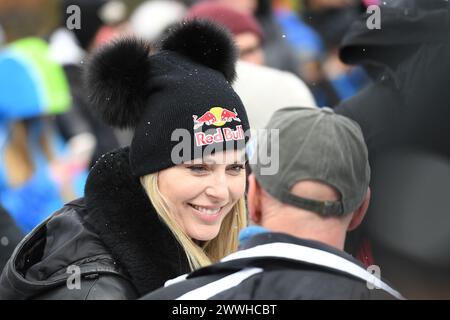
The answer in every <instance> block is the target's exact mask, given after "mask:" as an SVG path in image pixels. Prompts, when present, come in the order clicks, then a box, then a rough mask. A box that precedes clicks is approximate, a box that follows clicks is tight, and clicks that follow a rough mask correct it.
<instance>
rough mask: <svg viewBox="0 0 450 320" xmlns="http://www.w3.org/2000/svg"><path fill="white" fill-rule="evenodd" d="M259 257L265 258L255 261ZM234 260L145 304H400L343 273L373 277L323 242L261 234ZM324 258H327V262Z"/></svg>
mask: <svg viewBox="0 0 450 320" xmlns="http://www.w3.org/2000/svg"><path fill="white" fill-rule="evenodd" d="M268 246H270V247H272V248H270V249H269V247H268ZM262 248H263V249H262ZM258 252H259V253H261V254H262V255H259V256H255V255H254V254H255V253H256V254H257V253H258ZM233 255H234V256H235V257H236V259H232V260H227V259H229V257H226V258H225V259H223V262H221V263H219V264H214V265H211V266H208V267H206V268H202V269H199V270H196V271H194V272H193V273H191V274H190V275H188V276H187V280H181V279H177V280H175V281H174V282H173V284H172V285H170V286H168V287H165V288H162V289H159V290H157V291H155V292H153V293H151V294H149V295H146V296H145V297H144V299H147V300H153V299H156V300H160V299H176V298H180V297H181V300H183V299H188V300H189V299H212V300H277V299H282V300H292V299H358V300H366V299H394V296H393V295H391V294H389V293H388V292H386V291H385V290H383V289H375V288H372V289H369V287H368V284H367V282H366V281H364V280H362V279H361V278H358V277H356V276H354V275H353V274H351V273H350V272H347V271H342V270H337V269H336V267H337V264H340V265H341V266H343V265H345V267H344V269H346V270H350V269H356V270H358V272H360V273H363V274H366V275H367V274H369V273H368V272H367V271H366V270H365V269H364V268H363V267H362V266H361V265H360V264H359V262H357V261H356V260H355V259H353V258H352V257H351V256H349V255H348V254H346V253H344V252H343V251H339V250H337V249H335V248H332V247H330V246H328V245H325V244H323V243H320V242H316V241H309V240H303V239H299V238H295V237H292V236H289V235H287V234H282V233H261V234H258V235H255V236H253V237H252V238H250V239H249V240H248V241H247V242H245V245H244V246H243V248H242V250H240V251H238V252H237V253H235V254H232V255H231V256H233ZM323 255H327V257H326V258H325V259H323ZM316 259H319V260H321V261H325V262H326V263H329V265H321V264H320V263H319V262H318V261H319V260H317V261H316ZM234 282H236V283H234ZM207 285H208V287H207V288H206V287H205V286H207ZM388 288H389V289H388V290H392V292H393V293H395V294H397V293H396V292H395V290H393V289H391V288H390V287H388ZM206 289H207V290H206ZM398 298H401V296H400V295H398Z"/></svg>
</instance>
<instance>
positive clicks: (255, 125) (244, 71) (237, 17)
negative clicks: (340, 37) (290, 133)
mask: <svg viewBox="0 0 450 320" xmlns="http://www.w3.org/2000/svg"><path fill="white" fill-rule="evenodd" d="M192 19H205V20H210V21H213V22H215V23H219V24H220V25H222V26H223V27H225V28H226V29H228V30H229V31H230V32H231V33H232V35H233V37H234V40H235V42H236V44H237V46H238V48H239V49H240V60H239V61H238V64H237V79H236V82H235V83H234V84H233V88H234V89H235V90H236V92H237V93H238V95H239V96H240V98H241V99H242V101H243V103H244V105H245V106H246V109H247V114H248V116H249V120H250V124H251V127H252V129H254V130H257V129H262V128H263V127H264V126H265V125H266V124H267V121H268V120H269V118H270V117H271V115H272V114H273V113H274V112H275V111H276V110H278V109H279V108H282V107H284V106H289V105H301V106H308V107H315V106H316V102H315V101H314V98H313V96H312V94H311V92H310V91H309V89H308V87H307V86H306V85H305V84H304V83H303V81H302V80H301V79H299V78H298V77H296V76H295V75H294V74H291V73H289V72H284V71H280V70H276V69H273V68H269V67H267V66H263V65H262V64H263V61H264V52H263V51H262V50H263V49H262V42H263V40H264V38H263V35H262V30H261V28H260V27H259V24H258V22H257V21H256V19H255V18H253V16H251V15H250V14H248V13H247V12H244V11H238V10H236V9H234V8H233V7H230V6H227V5H224V4H221V3H218V2H216V1H206V2H200V3H198V4H197V5H194V6H192V7H191V8H190V9H189V10H188V12H187V15H186V20H192Z"/></svg>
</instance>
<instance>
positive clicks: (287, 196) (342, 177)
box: [250, 107, 370, 216]
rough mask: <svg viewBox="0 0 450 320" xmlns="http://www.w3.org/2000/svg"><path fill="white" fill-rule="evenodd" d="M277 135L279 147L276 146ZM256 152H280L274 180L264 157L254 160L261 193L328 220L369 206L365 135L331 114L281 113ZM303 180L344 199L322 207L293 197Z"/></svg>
mask: <svg viewBox="0 0 450 320" xmlns="http://www.w3.org/2000/svg"><path fill="white" fill-rule="evenodd" d="M277 129H278V130H277ZM276 134H278V140H279V141H277V139H274V140H273V136H274V135H276ZM277 143H278V145H275V144H277ZM255 151H256V152H255V154H260V153H261V152H268V153H273V152H279V159H278V161H279V166H278V170H277V171H276V172H272V174H264V164H263V161H259V159H260V158H261V157H257V158H256V160H255V161H252V159H250V166H251V168H252V171H253V173H254V174H255V176H256V180H257V181H258V183H259V184H260V185H261V187H262V188H263V189H264V190H266V191H267V192H268V193H269V194H270V195H272V196H273V197H274V198H276V199H278V200H279V201H281V202H283V203H287V204H290V205H293V206H296V207H299V208H303V209H306V210H309V211H314V212H317V213H319V214H320V215H322V216H343V215H345V214H348V213H351V212H353V211H355V210H356V209H358V208H359V206H360V205H361V204H362V202H363V200H364V197H365V195H366V192H367V188H368V186H369V181H370V167H369V161H368V154H367V147H366V144H365V142H364V138H363V135H362V132H361V129H360V127H359V125H358V124H357V123H356V122H354V121H353V120H350V119H348V118H346V117H344V116H340V115H337V114H335V113H334V111H333V110H332V109H330V108H326V107H325V108H321V109H320V108H314V109H313V108H302V107H289V108H284V109H280V110H278V111H277V112H275V113H274V114H273V116H272V117H271V119H270V121H269V123H268V124H267V126H266V130H265V131H263V132H258V135H257V144H256V149H255ZM302 180H314V181H319V182H323V183H325V184H327V185H330V186H332V187H334V188H335V189H336V190H337V191H338V192H339V193H340V196H341V198H340V200H339V201H317V200H314V199H306V198H301V197H298V196H295V195H293V194H292V193H291V189H292V187H293V186H294V185H295V184H296V183H297V182H300V181H302Z"/></svg>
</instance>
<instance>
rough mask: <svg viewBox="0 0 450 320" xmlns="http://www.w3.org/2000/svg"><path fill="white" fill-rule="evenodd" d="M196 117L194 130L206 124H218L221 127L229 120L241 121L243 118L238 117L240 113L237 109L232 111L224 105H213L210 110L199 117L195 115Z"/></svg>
mask: <svg viewBox="0 0 450 320" xmlns="http://www.w3.org/2000/svg"><path fill="white" fill-rule="evenodd" d="M192 118H193V119H194V130H196V129H198V128H200V127H202V126H203V125H204V124H205V125H208V126H211V125H213V126H216V127H221V126H223V125H224V124H225V123H227V122H231V121H233V120H234V121H237V122H241V119H239V118H238V114H237V112H236V109H233V111H230V110H228V109H225V108H222V107H213V108H211V109H210V110H209V111H207V112H205V113H204V114H203V115H202V116H200V117H198V116H196V115H193V116H192Z"/></svg>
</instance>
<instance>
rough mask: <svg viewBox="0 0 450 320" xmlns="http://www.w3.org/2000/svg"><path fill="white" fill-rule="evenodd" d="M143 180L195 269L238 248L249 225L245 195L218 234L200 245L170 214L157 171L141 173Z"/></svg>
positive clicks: (158, 210)
mask: <svg viewBox="0 0 450 320" xmlns="http://www.w3.org/2000/svg"><path fill="white" fill-rule="evenodd" d="M141 184H142V186H143V188H144V189H145V191H146V193H147V195H148V197H149V199H150V201H151V203H152V204H153V207H154V208H155V210H156V212H157V213H158V215H159V216H160V218H161V219H162V220H163V221H164V223H165V224H166V225H167V227H168V228H169V229H170V231H171V232H172V233H173V235H174V236H175V238H176V239H177V241H178V242H179V243H180V245H181V246H182V247H183V249H184V251H185V253H186V256H187V259H188V261H189V265H190V267H191V269H192V270H195V269H198V268H200V267H204V266H207V265H209V264H211V263H214V262H217V261H219V260H220V259H221V258H223V257H225V256H226V255H228V254H230V253H232V252H234V251H236V250H237V248H238V236H239V232H240V231H241V230H242V229H243V228H245V227H246V225H247V214H246V207H245V200H244V197H242V198H241V199H239V200H238V202H237V203H236V204H235V205H234V206H233V208H232V209H231V212H229V213H228V214H227V216H226V217H225V218H224V220H223V222H222V225H221V226H220V230H219V234H218V235H217V237H215V238H214V239H212V240H209V241H205V242H204V243H203V244H202V245H198V244H197V243H196V242H195V241H194V240H193V239H191V238H190V237H189V236H188V235H187V234H186V232H184V230H183V229H182V228H181V226H180V225H179V223H177V221H176V219H175V218H174V217H173V215H172V214H171V212H170V210H169V207H168V205H167V202H166V201H165V200H164V197H163V196H162V194H161V193H160V191H159V189H158V173H152V174H149V175H146V176H143V177H141Z"/></svg>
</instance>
